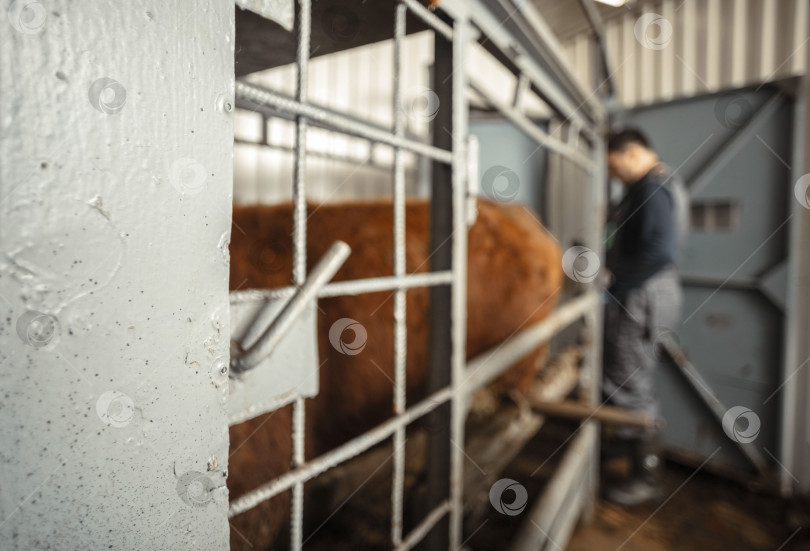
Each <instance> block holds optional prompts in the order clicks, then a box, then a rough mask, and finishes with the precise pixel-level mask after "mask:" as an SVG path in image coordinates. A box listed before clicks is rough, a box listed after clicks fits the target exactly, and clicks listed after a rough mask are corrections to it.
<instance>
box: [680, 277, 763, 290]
mask: <svg viewBox="0 0 810 551" xmlns="http://www.w3.org/2000/svg"><path fill="white" fill-rule="evenodd" d="M681 285H694V286H698V287H714V288H715V289H716V288H718V287H719V286H722V287H724V288H726V289H744V290H751V291H755V290H757V289H759V282H758V281H757V279H755V278H753V277H735V278H731V279H728V280H727V279H726V278H724V277H722V276H717V275H709V274H681Z"/></svg>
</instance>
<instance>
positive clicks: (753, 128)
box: [687, 92, 785, 197]
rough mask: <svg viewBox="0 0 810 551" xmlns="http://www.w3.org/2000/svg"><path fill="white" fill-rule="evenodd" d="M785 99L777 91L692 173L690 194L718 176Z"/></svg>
mask: <svg viewBox="0 0 810 551" xmlns="http://www.w3.org/2000/svg"><path fill="white" fill-rule="evenodd" d="M784 99H785V98H784V96H783V95H782V93H781V92H776V93H775V94H774V95H773V97H772V98H770V99H769V100H768V101H766V102H765V103H764V104H763V105H762V107H760V108H759V109H757V111H756V113H754V115H753V116H752V117H751V119H750V120H749V121H748V123H747V124H746V125H745V126H743V127H742V128H740V129H739V130H737V132H735V133H734V135H733V136H732V137H731V138H730V139H729V140H728V141H727V142H726V143H724V144H723V145H722V146H721V147H720V150H719V151H717V152H716V153H715V154H713V155H712V156H711V157H710V158H709V160H708V161H707V162H706V164H704V165H703V166H701V167H700V168H699V169H698V170H697V171H696V172H695V173H694V174H692V175H691V177H690V178H689V179H688V180H687V181H688V182H689V185H688V189H689V195H691V196H693V197H694V196H695V195H697V193H698V192H700V190H702V189H703V188H704V187H706V186H707V185H708V184H709V182H711V181H713V180H714V179H715V178H716V177H717V173H718V172H720V170H722V168H723V167H725V166H726V165H727V164H728V163H729V162H730V161H731V160H732V159H733V158H734V156H735V155H736V154H737V153H738V152H739V151H740V149H742V148H743V146H745V145H746V144H748V143H749V142H750V141H751V139H752V138H753V137H754V135H755V134H756V133H757V131H758V130H759V129H760V128H761V127H762V125H763V124H765V123H766V122H768V121H769V120H771V117H773V114H774V113H775V112H776V110H777V109H779V107H781V105H782V102H783V101H784Z"/></svg>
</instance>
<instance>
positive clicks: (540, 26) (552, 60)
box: [500, 0, 603, 122]
mask: <svg viewBox="0 0 810 551" xmlns="http://www.w3.org/2000/svg"><path fill="white" fill-rule="evenodd" d="M500 1H501V3H502V4H504V3H506V1H507V0H500ZM509 2H510V3H511V4H513V5H516V6H518V9H519V12H520V14H521V15H522V16H523V19H524V20H525V22H526V28H527V31H529V32H526V34H527V35H528V37H529V38H530V39H531V40H532V42H535V41H537V42H538V44H537V52H538V54H539V55H540V56H541V57H542V58H543V59H544V61H545V62H546V63H547V64H548V66H549V68H550V69H551V72H552V74H553V75H554V76H555V77H556V82H557V83H558V84H561V85H562V88H564V89H565V90H566V91H567V92H568V95H569V96H570V97H572V98H573V100H574V102H576V103H578V104H579V106H580V107H578V108H577V109H580V108H581V107H583V106H587V108H588V110H589V111H588V118H590V119H591V120H592V121H593V122H596V121H598V120H599V118H600V113H601V112H602V110H603V108H602V105H601V104H600V103H599V102H598V101H597V100H596V99H595V98H594V97H593V94H590V93H589V92H588V91H587V90H586V89H585V88H584V87H583V86H582V84H581V83H580V82H579V81H578V80H577V79H576V77H575V76H574V73H573V71H572V70H571V65H570V63H568V59H567V57H566V56H565V54H564V53H563V49H562V45H561V44H560V41H559V40H558V39H557V36H556V35H555V34H554V31H553V30H552V29H551V27H549V26H548V23H546V21H545V19H543V16H542V15H540V11H539V10H538V9H537V7H535V6H534V5H533V4H532V3H531V2H523V0H509Z"/></svg>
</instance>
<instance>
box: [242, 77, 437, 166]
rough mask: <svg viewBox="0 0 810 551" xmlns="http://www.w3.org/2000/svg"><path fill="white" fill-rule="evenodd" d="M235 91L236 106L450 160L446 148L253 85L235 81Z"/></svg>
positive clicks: (434, 158)
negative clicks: (304, 120)
mask: <svg viewBox="0 0 810 551" xmlns="http://www.w3.org/2000/svg"><path fill="white" fill-rule="evenodd" d="M235 92H236V101H237V106H238V107H242V108H247V109H252V110H256V111H260V112H262V113H264V114H268V115H272V114H273V113H274V112H275V111H281V112H284V113H287V114H289V115H296V116H303V117H306V118H307V119H308V120H309V121H310V122H311V123H313V124H317V125H318V126H324V127H326V128H332V129H334V130H339V131H341V132H343V133H345V134H349V135H352V136H359V137H361V138H366V139H369V140H372V141H375V142H379V143H384V144H387V145H390V146H392V147H400V148H402V149H404V150H406V151H411V152H413V153H417V154H419V155H424V156H425V157H428V158H430V159H433V160H435V161H440V162H443V163H448V164H450V163H451V162H452V161H453V155H452V153H451V152H450V151H448V150H446V149H439V148H438V147H433V146H430V145H427V144H424V143H421V142H417V141H414V140H410V139H407V138H401V137H397V136H394V134H393V133H392V132H391V131H390V130H386V129H382V128H379V127H375V126H373V125H370V124H368V123H364V122H359V121H357V120H353V119H351V118H350V117H348V116H346V115H343V114H336V113H334V112H329V111H326V110H325V109H322V108H319V107H315V106H313V105H310V104H306V103H301V102H299V101H296V100H294V99H292V98H289V97H287V96H284V95H282V94H279V93H278V92H274V91H272V90H267V89H265V88H261V87H259V86H256V85H255V84H248V83H247V82H243V81H237V82H236V85H235ZM268 110H269V111H268Z"/></svg>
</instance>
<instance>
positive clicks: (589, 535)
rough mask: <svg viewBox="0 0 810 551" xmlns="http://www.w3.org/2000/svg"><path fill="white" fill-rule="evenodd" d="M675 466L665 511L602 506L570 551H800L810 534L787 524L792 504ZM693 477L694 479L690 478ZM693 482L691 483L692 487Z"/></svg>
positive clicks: (668, 475)
mask: <svg viewBox="0 0 810 551" xmlns="http://www.w3.org/2000/svg"><path fill="white" fill-rule="evenodd" d="M693 473H694V470H693V469H690V468H686V467H682V466H679V465H674V464H672V463H669V464H667V467H666V471H665V475H664V488H665V494H664V495H665V496H667V497H665V499H664V501H662V502H661V503H660V504H659V505H655V506H646V507H639V508H637V509H634V510H625V509H622V508H620V507H617V506H615V505H612V504H610V503H607V502H604V501H600V502H599V503H598V504H597V506H596V509H595V511H594V515H593V519H592V522H590V523H588V524H580V525H579V527H578V528H577V529H576V531H575V533H574V535H573V537H572V539H571V542H570V544H569V546H568V547H567V551H601V550H606V551H608V550H609V551H618V550H623V551H687V550H689V551H692V550H695V549H699V550H703V551H714V550H717V551H721V550H722V551H725V550H734V551H764V550H769V551H774V550H779V551H788V550H791V551H794V550H796V551H798V550H799V549H810V546H809V547H802V545H804V546H807V545H808V543H809V542H810V530H808V529H807V528H804V529H801V528H799V527H797V526H793V527H789V526H788V525H787V524H788V522H787V517H788V516H789V515H790V514H789V512H788V507H787V504H786V503H784V502H783V501H782V500H780V499H777V498H774V497H769V496H766V495H763V494H758V493H752V492H750V491H749V490H747V489H745V488H743V487H742V486H740V485H739V484H736V483H733V482H728V481H725V480H723V479H721V478H718V477H716V476H712V475H710V474H706V473H703V472H698V473H697V474H694V476H693ZM690 476H691V478H690ZM687 480H688V482H687Z"/></svg>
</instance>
